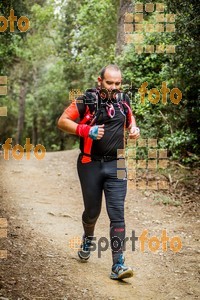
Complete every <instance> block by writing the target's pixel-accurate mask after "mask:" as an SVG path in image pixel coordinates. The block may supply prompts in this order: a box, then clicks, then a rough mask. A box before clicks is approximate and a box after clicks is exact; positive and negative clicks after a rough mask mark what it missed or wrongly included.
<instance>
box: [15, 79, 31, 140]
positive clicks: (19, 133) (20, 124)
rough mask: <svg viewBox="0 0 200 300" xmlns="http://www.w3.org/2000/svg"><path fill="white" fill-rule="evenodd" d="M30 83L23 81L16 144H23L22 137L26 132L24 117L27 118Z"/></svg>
mask: <svg viewBox="0 0 200 300" xmlns="http://www.w3.org/2000/svg"><path fill="white" fill-rule="evenodd" d="M27 86H28V83H27V82H26V81H25V80H21V88H20V94H19V114H18V122H17V134H16V144H20V145H21V143H22V136H23V130H24V117H25V100H26V94H27Z"/></svg>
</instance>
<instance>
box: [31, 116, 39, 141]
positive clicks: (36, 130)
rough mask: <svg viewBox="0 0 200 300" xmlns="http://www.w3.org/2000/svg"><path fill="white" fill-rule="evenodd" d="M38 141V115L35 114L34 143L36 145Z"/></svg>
mask: <svg viewBox="0 0 200 300" xmlns="http://www.w3.org/2000/svg"><path fill="white" fill-rule="evenodd" d="M37 143H38V126H37V115H34V116H33V128H32V144H33V145H34V146H36V145H37Z"/></svg>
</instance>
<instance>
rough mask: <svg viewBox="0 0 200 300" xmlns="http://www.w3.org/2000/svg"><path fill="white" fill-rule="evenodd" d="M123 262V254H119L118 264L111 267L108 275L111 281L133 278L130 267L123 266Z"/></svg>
mask: <svg viewBox="0 0 200 300" xmlns="http://www.w3.org/2000/svg"><path fill="white" fill-rule="evenodd" d="M124 261H125V259H124V256H123V254H121V255H120V257H119V260H118V262H117V263H116V264H114V265H113V266H112V271H111V275H110V278H111V279H124V278H130V277H132V276H133V270H132V269H131V268H130V267H126V266H125V265H124Z"/></svg>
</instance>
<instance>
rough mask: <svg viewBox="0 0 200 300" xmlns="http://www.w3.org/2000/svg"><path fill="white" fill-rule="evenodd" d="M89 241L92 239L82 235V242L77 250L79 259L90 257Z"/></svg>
mask: <svg viewBox="0 0 200 300" xmlns="http://www.w3.org/2000/svg"><path fill="white" fill-rule="evenodd" d="M91 242H92V241H91V240H90V239H88V238H87V237H83V240H82V244H81V246H80V249H79V251H78V256H79V257H80V259H81V260H88V259H89V258H90V246H91Z"/></svg>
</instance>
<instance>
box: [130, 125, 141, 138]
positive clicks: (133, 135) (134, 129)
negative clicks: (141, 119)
mask: <svg viewBox="0 0 200 300" xmlns="http://www.w3.org/2000/svg"><path fill="white" fill-rule="evenodd" d="M139 136H140V129H139V128H138V127H136V126H131V128H130V129H129V138H130V139H138V138H139Z"/></svg>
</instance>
